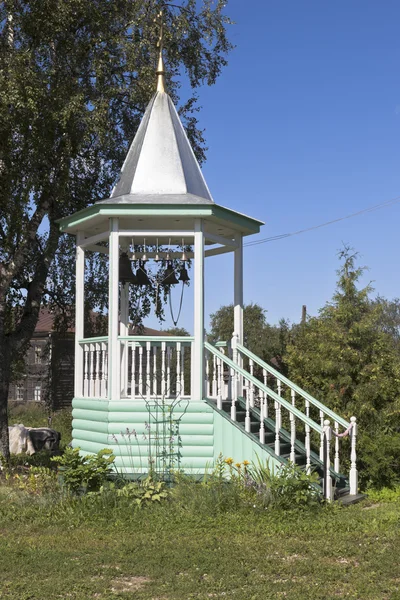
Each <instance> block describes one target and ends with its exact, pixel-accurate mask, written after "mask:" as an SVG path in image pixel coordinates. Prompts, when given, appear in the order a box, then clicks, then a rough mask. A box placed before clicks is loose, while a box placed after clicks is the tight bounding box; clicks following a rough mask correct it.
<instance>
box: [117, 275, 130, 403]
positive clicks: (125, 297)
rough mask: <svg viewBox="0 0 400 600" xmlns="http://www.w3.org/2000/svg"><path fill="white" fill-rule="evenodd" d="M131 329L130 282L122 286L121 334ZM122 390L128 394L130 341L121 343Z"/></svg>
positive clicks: (124, 334) (125, 394)
mask: <svg viewBox="0 0 400 600" xmlns="http://www.w3.org/2000/svg"><path fill="white" fill-rule="evenodd" d="M128 330H129V283H125V285H123V286H122V287H121V322H120V326H119V334H120V335H121V336H127V335H128ZM121 391H122V394H123V395H124V396H125V397H127V395H128V342H127V341H124V342H122V345H121Z"/></svg>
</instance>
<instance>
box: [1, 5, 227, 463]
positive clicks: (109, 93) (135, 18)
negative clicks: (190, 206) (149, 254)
mask: <svg viewBox="0 0 400 600" xmlns="http://www.w3.org/2000/svg"><path fill="white" fill-rule="evenodd" d="M225 5H226V0H217V2H212V1H211V0H200V1H197V0H180V2H178V1H177V2H175V3H171V4H170V3H168V2H166V1H162V0H90V2H88V1H87V0H68V2H54V0H7V1H0V123H1V126H0V127H1V130H0V453H2V454H3V455H5V456H8V430H7V396H8V388H9V382H10V376H11V368H12V364H13V363H14V362H15V361H16V359H17V357H18V356H20V355H21V354H23V353H24V351H25V350H26V348H27V345H28V343H29V340H30V338H31V337H32V333H33V331H34V329H35V325H36V322H37V319H38V315H39V310H40V306H41V303H42V300H43V298H45V299H47V300H48V301H49V302H51V303H54V304H56V305H59V304H62V298H63V297H64V298H65V292H67V294H66V295H67V302H64V304H65V303H66V304H68V303H69V305H71V301H72V291H71V290H72V289H73V288H72V285H71V284H73V280H74V277H73V274H72V273H71V269H70V268H69V266H70V264H71V263H70V261H69V262H68V260H67V258H68V257H69V258H70V259H71V258H72V259H73V250H72V241H71V240H66V239H64V238H62V237H61V236H60V232H59V228H58V224H57V219H59V218H61V217H64V216H66V215H69V214H71V213H73V212H75V211H77V210H79V209H82V208H84V207H86V206H88V205H89V204H91V203H94V202H96V201H97V200H100V199H102V198H105V197H107V196H108V195H109V193H110V189H111V186H112V184H113V182H114V180H115V178H116V175H117V172H118V171H119V169H120V167H121V165H122V162H123V159H124V156H125V154H126V152H127V147H128V143H129V142H130V141H131V140H132V138H133V136H134V134H135V132H136V130H137V127H138V125H139V122H140V119H141V116H142V114H143V112H144V109H145V107H146V105H147V103H148V101H149V99H150V97H151V95H152V94H153V92H154V89H155V76H154V70H155V65H156V58H157V57H156V53H157V49H156V43H155V42H156V39H157V36H158V31H157V25H156V24H155V22H154V16H155V15H156V13H157V11H158V10H159V9H160V8H164V20H165V28H164V29H165V46H166V48H167V49H168V52H167V56H166V64H167V72H168V75H167V84H168V89H169V92H170V94H171V96H172V98H173V100H174V101H175V102H176V103H178V101H179V95H178V91H179V77H180V76H181V74H186V75H187V77H188V78H189V81H190V85H191V88H192V89H193V90H195V89H196V88H197V87H198V86H200V85H202V84H204V83H207V84H208V85H211V84H213V83H214V82H215V80H216V78H217V77H218V75H219V74H220V71H221V69H222V68H223V67H224V65H225V64H226V55H227V53H228V52H229V50H230V49H231V44H230V43H229V42H228V40H227V37H226V26H227V24H228V23H229V19H228V18H227V17H226V16H225V15H224V12H223V11H224V8H225ZM197 110H198V107H197V97H196V93H195V92H193V93H192V95H191V97H190V98H189V99H188V100H187V101H186V102H185V103H184V104H183V105H182V106H181V108H180V114H181V117H182V118H183V121H184V124H185V126H186V129H187V132H188V135H189V138H190V140H191V143H192V145H193V147H194V150H195V153H196V155H197V157H198V159H199V160H200V161H202V160H203V159H204V157H205V148H204V138H203V134H202V131H201V130H200V129H199V127H198V121H197V119H196V116H195V115H196V111H197ZM55 257H56V261H55V262H54V259H55ZM59 267H60V268H59ZM89 267H90V268H92V271H90V270H89V274H88V279H89V289H92V288H91V287H90V286H92V287H93V286H94V282H95V281H96V279H99V278H96V277H95V276H94V275H93V273H94V274H95V273H96V272H97V273H102V272H104V264H102V263H101V261H100V263H99V262H96V261H93V264H92V265H91V266H90V265H89ZM63 268H64V269H65V270H62V269H63ZM102 269H103V271H102ZM96 270H97V271H96ZM49 274H50V275H51V277H49ZM90 278H92V279H90ZM100 279H101V278H100ZM94 287H95V286H94ZM94 292H95V290H94V288H93V294H92V296H93V297H96V298H97V302H99V303H100V304H101V302H102V297H101V294H100V296H96V294H95V293H94ZM89 296H90V294H89ZM103 296H104V295H103ZM151 300H152V299H151V298H149V297H148V296H146V297H145V298H144V300H143V303H142V305H141V311H142V312H141V315H142V316H143V314H145V312H146V311H148V310H150V305H151ZM153 300H154V298H153ZM68 301H69V302H68Z"/></svg>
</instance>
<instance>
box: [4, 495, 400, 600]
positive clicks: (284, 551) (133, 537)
mask: <svg viewBox="0 0 400 600" xmlns="http://www.w3.org/2000/svg"><path fill="white" fill-rule="evenodd" d="M10 493H11V492H10V491H9V490H8V489H7V487H6V486H3V487H2V488H1V487H0V580H1V585H0V598H9V599H16V600H28V599H29V600H33V599H37V600H44V599H46V600H47V599H48V600H51V599H53V598H73V599H76V600H77V599H80V600H86V599H89V598H99V599H106V598H118V597H119V598H126V599H129V598H135V599H138V600H140V599H154V600H155V599H158V600H173V599H174V600H175V599H176V600H178V599H189V598H198V599H203V598H204V599H208V598H233V599H238V600H239V599H240V600H252V599H261V598H287V599H288V600H289V599H293V600H295V599H296V600H297V599H299V600H300V599H301V600H312V599H317V598H318V599H330V598H332V599H334V598H357V599H359V600H368V599H371V600H372V599H373V600H385V599H396V598H400V591H399V589H400V564H399V556H400V531H399V524H400V523H399V516H400V504H399V503H398V502H394V503H380V504H372V503H371V502H369V503H368V502H364V503H362V504H359V505H356V506H353V507H349V508H334V509H331V508H330V509H313V510H310V511H305V512H286V513H285V512H282V511H278V510H275V509H271V510H270V509H267V510H265V511H264V512H261V511H257V512H255V511H253V512H252V511H251V510H250V509H243V510H240V511H235V512H233V511H230V512H229V511H228V512H225V513H217V512H216V511H214V513H213V512H212V511H201V510H197V511H196V510H193V507H192V506H188V507H187V509H186V508H185V506H184V504H182V503H179V504H178V503H177V504H172V503H168V502H166V503H164V504H163V505H160V506H156V507H150V508H148V507H146V508H144V509H141V510H138V509H136V510H134V509H131V510H129V508H128V506H127V505H126V504H123V503H121V504H120V505H114V506H110V505H108V504H107V503H104V502H103V503H102V502H101V501H100V500H98V499H94V500H93V503H92V504H91V503H90V501H89V500H85V501H84V502H82V501H75V502H72V503H71V502H61V504H60V502H53V503H52V502H49V501H46V500H44V499H43V498H40V497H33V498H32V497H29V498H27V497H25V496H23V495H21V494H16V493H15V492H12V494H13V495H12V496H11V497H10ZM207 512H209V513H210V514H207Z"/></svg>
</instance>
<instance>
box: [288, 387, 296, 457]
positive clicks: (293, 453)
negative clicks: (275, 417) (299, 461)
mask: <svg viewBox="0 0 400 600" xmlns="http://www.w3.org/2000/svg"><path fill="white" fill-rule="evenodd" d="M290 396H291V399H292V406H293V408H295V407H296V393H295V391H294V390H290ZM289 417H290V460H291V461H292V463H293V464H294V463H295V462H296V450H295V444H296V419H295V416H294V414H293V413H292V412H291V413H290V415H289Z"/></svg>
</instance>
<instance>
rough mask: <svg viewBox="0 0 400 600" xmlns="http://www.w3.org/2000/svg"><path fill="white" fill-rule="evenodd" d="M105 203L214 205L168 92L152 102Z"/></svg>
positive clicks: (157, 96) (161, 92)
mask: <svg viewBox="0 0 400 600" xmlns="http://www.w3.org/2000/svg"><path fill="white" fill-rule="evenodd" d="M106 203H107V204H111V203H112V204H119V203H122V204H153V203H156V204H213V203H214V202H213V199H212V197H211V194H210V191H209V189H208V187H207V184H206V182H205V180H204V177H203V174H202V172H201V170H200V167H199V164H198V162H197V160H196V157H195V155H194V152H193V150H192V148H191V146H190V142H189V140H188V138H187V136H186V133H185V130H184V128H183V125H182V123H181V121H180V119H179V116H178V113H177V112H176V109H175V106H174V104H173V102H172V100H171V98H170V97H169V96H168V94H167V93H166V92H164V91H157V92H156V94H155V95H154V96H153V98H152V99H151V101H150V103H149V105H148V107H147V109H146V112H145V114H144V117H143V119H142V122H141V124H140V126H139V129H138V131H137V133H136V136H135V139H134V140H133V142H132V145H131V147H130V149H129V152H128V154H127V156H126V159H125V162H124V164H123V166H122V169H121V174H120V178H119V180H118V182H117V184H116V185H115V187H114V189H113V191H112V194H111V197H110V198H109V199H108V200H103V201H102V202H101V204H106ZM99 204H100V203H99Z"/></svg>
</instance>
